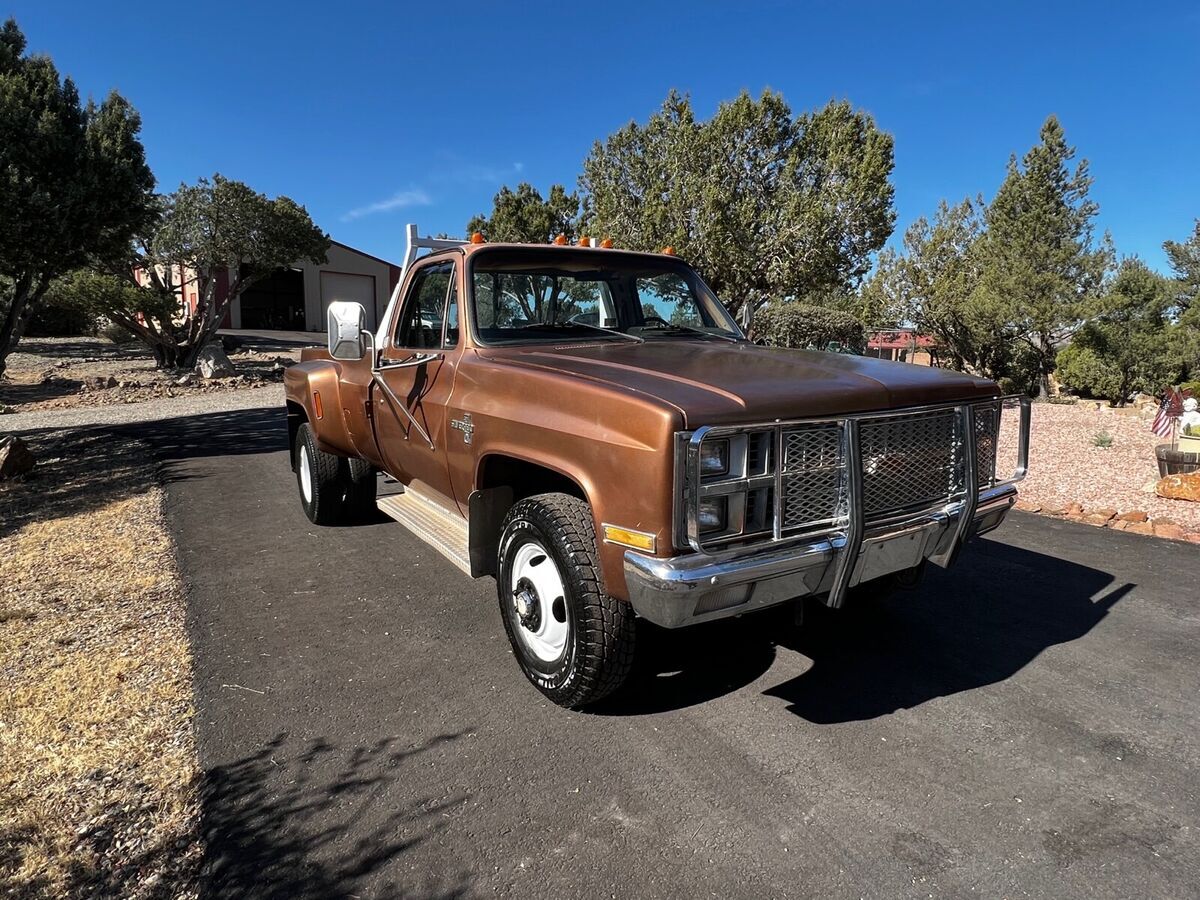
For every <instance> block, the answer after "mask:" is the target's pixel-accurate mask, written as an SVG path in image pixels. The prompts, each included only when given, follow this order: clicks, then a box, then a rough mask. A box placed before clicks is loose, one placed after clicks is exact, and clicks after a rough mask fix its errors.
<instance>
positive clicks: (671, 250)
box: [662, 247, 675, 256]
mask: <svg viewBox="0 0 1200 900" xmlns="http://www.w3.org/2000/svg"><path fill="white" fill-rule="evenodd" d="M662 252H663V255H664V256H674V255H675V248H674V247H663V248H662Z"/></svg>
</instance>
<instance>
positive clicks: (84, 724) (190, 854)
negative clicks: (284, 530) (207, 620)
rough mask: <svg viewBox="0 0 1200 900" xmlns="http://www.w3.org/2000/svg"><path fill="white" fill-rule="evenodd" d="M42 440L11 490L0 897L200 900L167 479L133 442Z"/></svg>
mask: <svg viewBox="0 0 1200 900" xmlns="http://www.w3.org/2000/svg"><path fill="white" fill-rule="evenodd" d="M34 447H35V451H37V452H38V453H39V454H40V455H41V456H42V457H43V460H44V464H42V465H39V471H38V477H37V478H36V479H31V480H30V481H28V482H25V483H23V484H17V485H6V486H4V487H3V488H0V894H2V893H5V892H8V893H9V895H11V896H16V897H63V896H120V897H131V898H132V897H143V898H144V897H167V896H170V897H180V896H185V897H186V896H191V895H193V894H194V883H195V873H196V869H197V866H198V862H199V858H200V855H201V845H200V841H199V838H198V811H199V809H198V800H197V796H196V785H197V763H196V752H195V746H194V743H193V740H192V731H191V716H192V702H191V660H190V654H189V650H188V644H187V637H186V633H185V629H184V607H183V599H182V592H181V588H180V583H179V579H178V575H177V573H176V569H175V565H174V557H173V553H172V547H171V542H170V538H169V535H168V533H167V530H166V528H165V526H164V522H163V514H162V492H161V489H160V488H159V487H158V485H157V484H156V483H155V481H154V478H153V472H152V471H151V467H150V463H149V460H148V459H147V457H146V454H145V452H144V448H142V447H140V446H139V445H137V444H136V443H131V442H128V441H117V440H115V439H113V438H106V437H97V436H86V435H83V436H79V435H76V436H59V437H56V438H51V439H49V440H44V441H41V442H38V443H36V444H35V445H34ZM47 456H49V457H50V458H49V459H46V457H47Z"/></svg>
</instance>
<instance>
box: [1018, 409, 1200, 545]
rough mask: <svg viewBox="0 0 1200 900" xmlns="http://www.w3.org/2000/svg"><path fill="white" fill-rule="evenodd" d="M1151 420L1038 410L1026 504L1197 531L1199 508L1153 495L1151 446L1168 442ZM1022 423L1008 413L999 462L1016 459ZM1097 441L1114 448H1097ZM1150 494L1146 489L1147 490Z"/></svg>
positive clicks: (1112, 412) (1106, 412) (1109, 412)
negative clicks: (1078, 508)
mask: <svg viewBox="0 0 1200 900" xmlns="http://www.w3.org/2000/svg"><path fill="white" fill-rule="evenodd" d="M1150 421H1151V420H1150V418H1147V417H1144V416H1141V415H1135V414H1132V413H1131V412H1126V411H1122V410H1116V409H1109V408H1107V407H1102V408H1100V409H1096V407H1095V406H1094V405H1093V404H1088V405H1081V406H1060V405H1057V404H1050V403H1035V404H1034V405H1033V421H1032V431H1031V437H1030V444H1029V476H1028V477H1027V478H1026V479H1025V481H1024V482H1022V483H1021V485H1020V491H1021V499H1022V500H1024V501H1027V502H1029V503H1034V504H1037V505H1040V506H1041V507H1042V508H1043V511H1045V510H1047V509H1053V508H1059V509H1061V508H1063V507H1066V506H1067V504H1069V503H1080V504H1082V505H1083V507H1084V509H1085V510H1086V509H1115V510H1116V511H1117V512H1119V513H1124V512H1132V511H1134V510H1141V511H1143V512H1145V513H1147V514H1148V515H1149V516H1150V518H1151V519H1158V518H1166V519H1170V520H1172V521H1174V522H1175V523H1176V524H1178V525H1180V526H1182V527H1184V528H1190V529H1192V530H1198V529H1200V503H1193V502H1190V501H1188V500H1164V499H1163V498H1161V497H1158V496H1156V495H1155V494H1154V493H1153V489H1154V483H1155V482H1156V481H1158V464H1157V463H1156V462H1155V458H1154V447H1155V446H1156V445H1157V444H1161V443H1164V441H1163V439H1162V438H1160V437H1158V436H1157V435H1155V434H1154V433H1153V432H1151V431H1150ZM1016 431H1017V416H1016V415H1015V413H1010V412H1006V413H1005V416H1004V420H1003V426H1002V429H1001V432H1002V433H1001V448H1000V453H1001V459H1015V456H1016V450H1015V448H1016ZM1097 435H1108V436H1109V437H1111V438H1112V443H1111V445H1110V446H1108V447H1098V446H1096V445H1095V443H1094V441H1095V439H1096V437H1097ZM1147 487H1149V490H1147Z"/></svg>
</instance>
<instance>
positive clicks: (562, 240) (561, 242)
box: [554, 234, 567, 247]
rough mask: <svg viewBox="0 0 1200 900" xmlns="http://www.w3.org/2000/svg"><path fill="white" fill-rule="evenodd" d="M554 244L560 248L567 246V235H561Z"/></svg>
mask: <svg viewBox="0 0 1200 900" xmlns="http://www.w3.org/2000/svg"><path fill="white" fill-rule="evenodd" d="M554 243H555V244H557V245H558V246H559V247H564V246H566V243H567V236H566V235H565V234H560V235H559V236H558V237H556V238H555V239H554Z"/></svg>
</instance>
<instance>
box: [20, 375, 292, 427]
mask: <svg viewBox="0 0 1200 900" xmlns="http://www.w3.org/2000/svg"><path fill="white" fill-rule="evenodd" d="M268 406H278V407H280V408H282V407H283V385H281V384H271V385H265V386H263V387H259V388H253V389H246V390H240V391H222V392H220V393H212V394H203V393H195V394H187V395H183V396H179V397H168V398H163V399H161V400H147V401H145V402H144V403H122V404H115V405H110V406H90V407H78V408H75V409H52V410H45V409H43V410H36V411H34V412H27V413H15V414H12V415H7V416H3V417H0V433H8V434H16V433H19V432H22V431H34V430H40V429H43V428H85V427H87V426H90V425H128V424H131V423H134V422H157V421H159V420H161V419H173V418H176V417H178V416H194V415H202V414H204V413H214V412H226V411H228V410H235V409H260V408H263V407H268Z"/></svg>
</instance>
